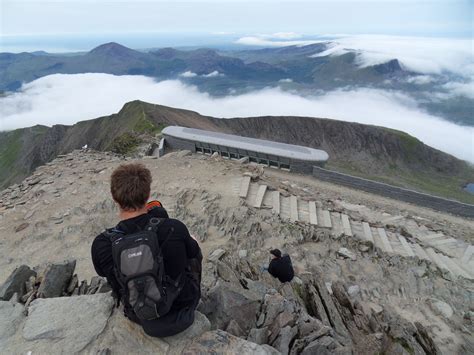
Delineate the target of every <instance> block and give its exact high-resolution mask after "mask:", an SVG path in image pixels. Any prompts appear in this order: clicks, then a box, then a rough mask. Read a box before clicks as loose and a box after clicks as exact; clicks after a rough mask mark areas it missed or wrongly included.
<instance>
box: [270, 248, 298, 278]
mask: <svg viewBox="0 0 474 355" xmlns="http://www.w3.org/2000/svg"><path fill="white" fill-rule="evenodd" d="M268 272H269V273H270V274H271V275H272V276H273V277H276V278H278V280H280V281H281V282H289V281H291V280H293V277H294V276H295V272H294V270H293V265H292V264H291V258H290V256H289V255H288V254H285V255H283V256H282V257H281V258H275V259H272V261H271V262H270V265H269V266H268Z"/></svg>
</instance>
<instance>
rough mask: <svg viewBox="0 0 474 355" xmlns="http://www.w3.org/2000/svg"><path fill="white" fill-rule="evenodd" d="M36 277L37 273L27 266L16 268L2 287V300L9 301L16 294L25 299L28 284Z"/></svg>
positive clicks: (0, 297) (0, 296)
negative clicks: (31, 278)
mask: <svg viewBox="0 0 474 355" xmlns="http://www.w3.org/2000/svg"><path fill="white" fill-rule="evenodd" d="M35 276H36V272H34V271H33V270H31V269H30V268H29V267H28V266H26V265H21V266H19V267H18V268H16V269H15V270H14V271H13V273H12V274H11V275H10V276H9V277H8V279H7V280H6V281H5V283H4V284H3V285H2V286H1V287H0V300H4V301H8V300H10V299H11V298H12V297H13V295H14V294H16V295H17V297H23V295H24V294H25V292H26V286H25V284H26V282H27V281H28V280H29V279H30V277H33V278H34V277H35Z"/></svg>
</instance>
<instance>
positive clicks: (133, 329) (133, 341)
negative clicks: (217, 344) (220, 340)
mask: <svg viewBox="0 0 474 355" xmlns="http://www.w3.org/2000/svg"><path fill="white" fill-rule="evenodd" d="M210 329H211V323H210V322H209V320H208V319H207V318H206V317H205V316H204V315H203V314H202V313H199V312H195V316H194V323H193V324H192V325H191V326H190V327H189V328H188V329H186V330H185V331H183V332H181V333H179V334H176V335H174V336H171V337H166V338H154V337H151V336H149V335H147V334H146V333H145V332H144V331H143V328H142V327H141V326H140V325H138V324H136V323H133V322H131V321H130V320H128V319H127V318H125V317H124V315H123V314H122V313H121V312H120V311H115V312H114V313H113V314H112V316H111V317H110V319H109V322H108V324H107V327H106V328H105V330H104V331H103V332H102V334H101V335H100V336H99V337H98V338H97V340H95V341H94V342H93V343H92V344H90V345H89V346H88V347H87V348H86V349H85V350H84V352H85V353H87V354H98V353H100V352H101V351H104V350H106V349H109V350H110V352H111V353H112V354H124V355H125V354H126V355H128V354H137V353H140V354H150V355H151V354H166V355H178V354H181V353H182V351H183V350H184V349H185V348H187V346H188V345H189V344H190V343H191V342H192V340H193V339H194V338H197V337H199V336H201V335H202V334H204V333H205V332H207V331H209V330H210Z"/></svg>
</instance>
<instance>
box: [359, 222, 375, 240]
mask: <svg viewBox="0 0 474 355" xmlns="http://www.w3.org/2000/svg"><path fill="white" fill-rule="evenodd" d="M362 228H363V230H364V239H365V240H368V241H370V242H372V244H373V243H374V237H373V236H372V231H371V230H370V225H369V224H368V223H367V222H362Z"/></svg>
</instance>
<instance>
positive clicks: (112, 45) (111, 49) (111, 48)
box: [89, 42, 138, 56]
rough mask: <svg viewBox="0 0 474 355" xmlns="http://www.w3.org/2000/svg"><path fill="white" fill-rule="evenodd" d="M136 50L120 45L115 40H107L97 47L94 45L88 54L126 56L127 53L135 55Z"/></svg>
mask: <svg viewBox="0 0 474 355" xmlns="http://www.w3.org/2000/svg"><path fill="white" fill-rule="evenodd" d="M137 53H138V52H137V51H134V50H133V49H130V48H128V47H125V46H122V45H121V44H119V43H116V42H109V43H105V44H101V45H100V46H98V47H95V48H94V49H93V50H91V51H90V52H89V54H102V55H113V56H124V55H126V56H128V55H135V54H137Z"/></svg>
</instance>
